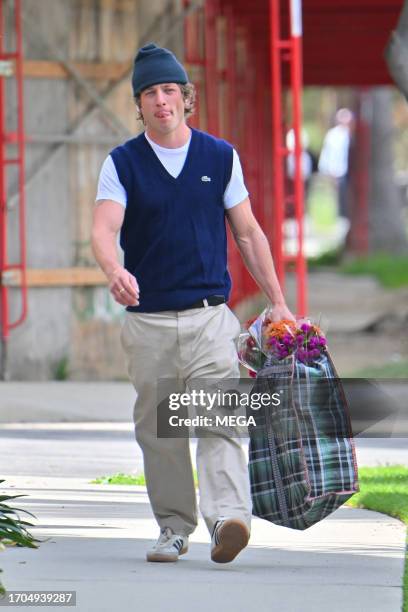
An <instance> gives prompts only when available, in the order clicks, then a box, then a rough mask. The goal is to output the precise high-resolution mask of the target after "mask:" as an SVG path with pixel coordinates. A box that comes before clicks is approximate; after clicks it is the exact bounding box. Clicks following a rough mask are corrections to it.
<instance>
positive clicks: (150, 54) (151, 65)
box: [132, 43, 188, 96]
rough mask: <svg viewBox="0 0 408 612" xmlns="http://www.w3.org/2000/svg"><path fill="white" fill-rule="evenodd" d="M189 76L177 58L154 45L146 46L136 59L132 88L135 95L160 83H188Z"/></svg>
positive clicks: (140, 50) (166, 50)
mask: <svg viewBox="0 0 408 612" xmlns="http://www.w3.org/2000/svg"><path fill="white" fill-rule="evenodd" d="M187 82H188V76H187V73H186V71H185V70H184V68H183V66H182V65H181V64H180V62H179V61H178V60H177V58H176V56H175V55H174V54H173V53H172V52H171V51H169V50H168V49H162V48H161V47H158V46H157V45H155V44H154V43H149V44H148V45H145V46H144V47H142V48H141V49H139V51H138V52H137V55H136V57H135V62H134V67H133V76H132V86H133V95H134V96H135V95H136V94H140V92H142V91H143V90H144V89H146V88H147V87H150V86H151V85H157V84H158V83H187Z"/></svg>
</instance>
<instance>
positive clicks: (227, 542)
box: [211, 519, 249, 563]
mask: <svg viewBox="0 0 408 612" xmlns="http://www.w3.org/2000/svg"><path fill="white" fill-rule="evenodd" d="M218 539H219V543H218V544H217V546H215V547H214V548H213V549H212V551H211V560H212V561H215V563H229V562H230V561H232V560H233V559H235V557H236V556H237V555H238V553H240V552H241V550H242V549H243V548H245V546H246V545H247V544H248V542H249V529H248V527H247V526H246V525H245V523H244V522H243V521H240V520H238V519H231V520H228V521H225V523H224V524H223V525H222V527H221V528H220V531H219V536H218Z"/></svg>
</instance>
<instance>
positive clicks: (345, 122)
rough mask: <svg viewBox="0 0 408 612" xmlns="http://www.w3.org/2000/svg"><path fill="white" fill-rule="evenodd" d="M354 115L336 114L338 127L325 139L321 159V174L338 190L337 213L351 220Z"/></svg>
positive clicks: (345, 111) (331, 129) (319, 166)
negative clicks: (350, 158) (350, 185)
mask: <svg viewBox="0 0 408 612" xmlns="http://www.w3.org/2000/svg"><path fill="white" fill-rule="evenodd" d="M353 124H354V115H353V113H352V112H351V111H350V110H349V109H348V108H340V109H339V110H338V111H337V113H336V125H335V126H334V127H332V128H330V130H328V132H327V134H326V136H325V137H324V141H323V147H322V150H321V153H320V158H319V164H318V168H319V172H321V173H322V174H325V175H327V176H330V177H332V179H333V181H334V183H335V185H336V189H337V209H338V210H337V212H338V215H339V216H340V217H343V218H344V219H350V211H349V210H348V205H347V186H348V171H349V150H350V140H351V134H352V130H353Z"/></svg>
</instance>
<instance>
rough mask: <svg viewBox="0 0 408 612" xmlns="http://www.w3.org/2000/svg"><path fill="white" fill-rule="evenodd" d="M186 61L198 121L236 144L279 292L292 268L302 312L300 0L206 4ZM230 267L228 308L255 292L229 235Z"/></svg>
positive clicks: (192, 21)
mask: <svg viewBox="0 0 408 612" xmlns="http://www.w3.org/2000/svg"><path fill="white" fill-rule="evenodd" d="M185 4H186V5H188V2H185ZM265 8H266V9H267V10H268V12H269V19H268V24H269V25H268V27H269V33H268V36H267V37H265V36H264V35H263V34H264V31H265V12H264V11H265ZM261 32H262V35H260V33H261ZM185 59H186V62H187V64H188V65H189V67H190V69H193V70H195V71H196V73H195V74H196V76H197V75H198V78H196V79H195V80H196V82H198V83H199V94H200V113H199V115H198V117H199V122H198V123H199V125H200V127H202V128H203V129H206V130H208V131H209V132H210V133H213V134H215V135H218V136H220V137H223V138H226V139H227V140H228V141H230V142H231V143H232V144H233V145H234V146H236V147H237V149H238V151H239V154H240V156H241V159H242V162H243V167H244V174H245V181H246V184H247V186H248V190H249V192H250V198H251V203H252V206H253V209H254V211H255V214H256V216H257V218H258V220H259V222H260V224H261V225H262V227H263V229H264V231H265V234H266V236H267V237H268V240H269V242H270V245H271V250H272V254H273V258H274V262H275V268H276V272H277V275H278V278H279V281H280V283H281V286H282V288H283V289H284V284H285V272H286V271H287V269H288V268H289V267H290V268H292V269H293V270H294V273H295V278H296V288H297V303H296V312H297V313H298V314H299V315H304V314H306V311H307V296H306V263H305V257H304V251H303V227H302V223H303V181H302V178H301V166H300V159H301V145H300V127H301V112H302V109H301V90H302V76H301V75H302V54H301V0H267V1H266V2H262V1H261V2H257V3H252V4H251V5H250V6H249V3H247V2H243V1H240V0H238V1H237V0H234V1H232V0H206V2H205V3H204V7H203V8H202V9H201V10H200V11H198V12H197V13H195V14H194V15H192V16H190V17H188V18H187V19H186V26H185ZM200 75H201V79H200ZM288 100H289V102H290V105H289V109H288V108H287V107H288ZM290 128H293V130H294V134H295V151H294V154H295V179H294V184H293V190H292V192H291V193H288V191H287V189H288V185H287V181H285V172H284V167H285V163H286V156H287V154H288V150H287V148H286V146H284V144H283V143H284V141H285V134H286V133H287V131H288V130H289V129H290ZM290 207H291V209H292V210H293V211H294V218H295V221H296V222H297V226H298V232H297V249H296V254H295V255H294V256H289V255H286V254H285V252H284V246H283V224H284V220H285V218H286V216H287V212H288V210H289V208H290ZM229 266H230V269H231V273H232V277H233V292H232V303H233V304H236V303H237V302H239V301H241V300H243V299H244V298H247V297H249V296H250V295H251V294H254V293H255V292H257V291H258V288H257V286H256V284H255V282H254V281H253V279H252V278H251V277H250V275H249V274H248V272H247V271H246V270H245V269H244V267H243V265H242V262H241V259H240V256H239V254H238V251H237V248H236V246H235V244H234V242H233V241H232V240H231V236H229Z"/></svg>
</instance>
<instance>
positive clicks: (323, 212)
mask: <svg viewBox="0 0 408 612" xmlns="http://www.w3.org/2000/svg"><path fill="white" fill-rule="evenodd" d="M308 209H309V213H310V216H311V218H312V219H313V223H314V225H315V226H316V228H317V229H320V230H327V229H330V228H332V227H333V226H334V225H335V224H336V218H337V204H336V194H335V191H334V189H333V187H332V185H331V184H330V182H329V181H328V180H325V179H323V180H322V179H321V178H317V177H315V178H314V179H313V182H312V185H311V190H310V195H309V203H308Z"/></svg>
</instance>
